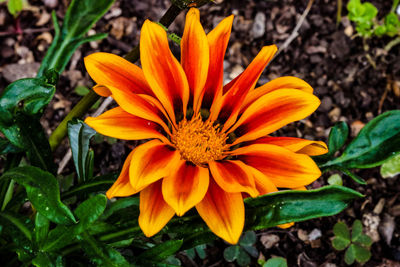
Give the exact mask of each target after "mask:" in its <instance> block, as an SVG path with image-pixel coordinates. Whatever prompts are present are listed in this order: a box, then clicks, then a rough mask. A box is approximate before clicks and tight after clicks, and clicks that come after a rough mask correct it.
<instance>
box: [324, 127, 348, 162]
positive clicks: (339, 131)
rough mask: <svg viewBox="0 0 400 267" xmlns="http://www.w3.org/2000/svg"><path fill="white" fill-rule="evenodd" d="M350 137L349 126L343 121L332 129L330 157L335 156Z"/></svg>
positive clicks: (329, 143)
mask: <svg viewBox="0 0 400 267" xmlns="http://www.w3.org/2000/svg"><path fill="white" fill-rule="evenodd" d="M348 136H349V126H348V125H347V123H346V122H344V121H341V122H338V123H336V125H335V126H334V127H333V128H332V129H331V131H330V133H329V139H328V149H329V152H328V155H330V156H333V155H334V154H335V152H336V151H338V150H339V149H340V148H341V147H343V146H344V144H345V143H346V141H347V138H348Z"/></svg>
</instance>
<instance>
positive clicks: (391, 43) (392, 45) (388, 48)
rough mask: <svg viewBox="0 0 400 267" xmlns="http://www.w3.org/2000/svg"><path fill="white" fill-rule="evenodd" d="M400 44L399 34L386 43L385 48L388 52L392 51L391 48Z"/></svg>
mask: <svg viewBox="0 0 400 267" xmlns="http://www.w3.org/2000/svg"><path fill="white" fill-rule="evenodd" d="M398 44H400V36H398V37H397V38H396V39H393V40H392V41H390V42H389V43H388V44H387V45H385V48H384V49H385V50H386V51H387V52H389V51H390V49H392V48H393V47H394V46H396V45H398Z"/></svg>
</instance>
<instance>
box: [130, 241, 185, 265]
mask: <svg viewBox="0 0 400 267" xmlns="http://www.w3.org/2000/svg"><path fill="white" fill-rule="evenodd" d="M182 243H183V241H182V240H168V241H165V242H163V243H161V244H157V245H155V246H154V247H152V248H149V249H147V250H146V251H145V252H143V253H142V254H140V255H139V256H138V257H137V259H138V260H141V259H149V260H152V261H159V262H161V261H163V260H165V259H166V258H168V257H169V256H171V255H174V254H175V253H176V252H178V251H179V249H180V248H181V246H182Z"/></svg>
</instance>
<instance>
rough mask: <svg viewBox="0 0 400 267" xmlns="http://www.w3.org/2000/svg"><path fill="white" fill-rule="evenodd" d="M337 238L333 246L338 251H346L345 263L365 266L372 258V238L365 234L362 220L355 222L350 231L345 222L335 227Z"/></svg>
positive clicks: (334, 239)
mask: <svg viewBox="0 0 400 267" xmlns="http://www.w3.org/2000/svg"><path fill="white" fill-rule="evenodd" d="M333 233H334V234H335V237H334V238H333V240H332V246H333V247H334V248H335V249H336V250H339V251H341V250H345V249H346V248H347V250H346V253H345V254H344V261H345V262H346V264H348V265H350V264H353V263H354V261H357V262H358V263H360V264H364V263H366V262H367V261H369V259H370V258H371V252H370V251H369V250H370V247H371V245H372V240H371V238H370V237H369V236H368V235H366V234H363V227H362V224H361V221H360V220H355V221H354V223H353V226H352V231H351V235H350V230H349V228H348V227H347V225H346V224H345V223H344V222H338V223H336V224H335V226H334V227H333Z"/></svg>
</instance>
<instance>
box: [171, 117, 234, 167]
mask: <svg viewBox="0 0 400 267" xmlns="http://www.w3.org/2000/svg"><path fill="white" fill-rule="evenodd" d="M217 128H218V125H217V126H214V125H213V123H212V122H210V121H209V120H207V121H204V122H203V121H202V119H201V116H200V115H198V116H196V117H193V118H192V119H191V120H190V121H188V120H186V119H183V120H182V121H181V122H179V124H178V129H177V130H176V131H175V132H174V133H173V135H172V138H171V141H172V143H173V144H174V145H175V147H176V149H177V150H179V152H180V153H181V156H182V158H183V159H184V160H187V161H191V162H192V163H194V164H196V165H200V166H204V165H205V164H206V163H207V162H209V161H211V160H219V159H222V158H223V155H222V154H223V152H224V151H225V150H226V149H227V145H226V139H227V136H226V134H224V133H221V132H220V130H219V129H217Z"/></svg>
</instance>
